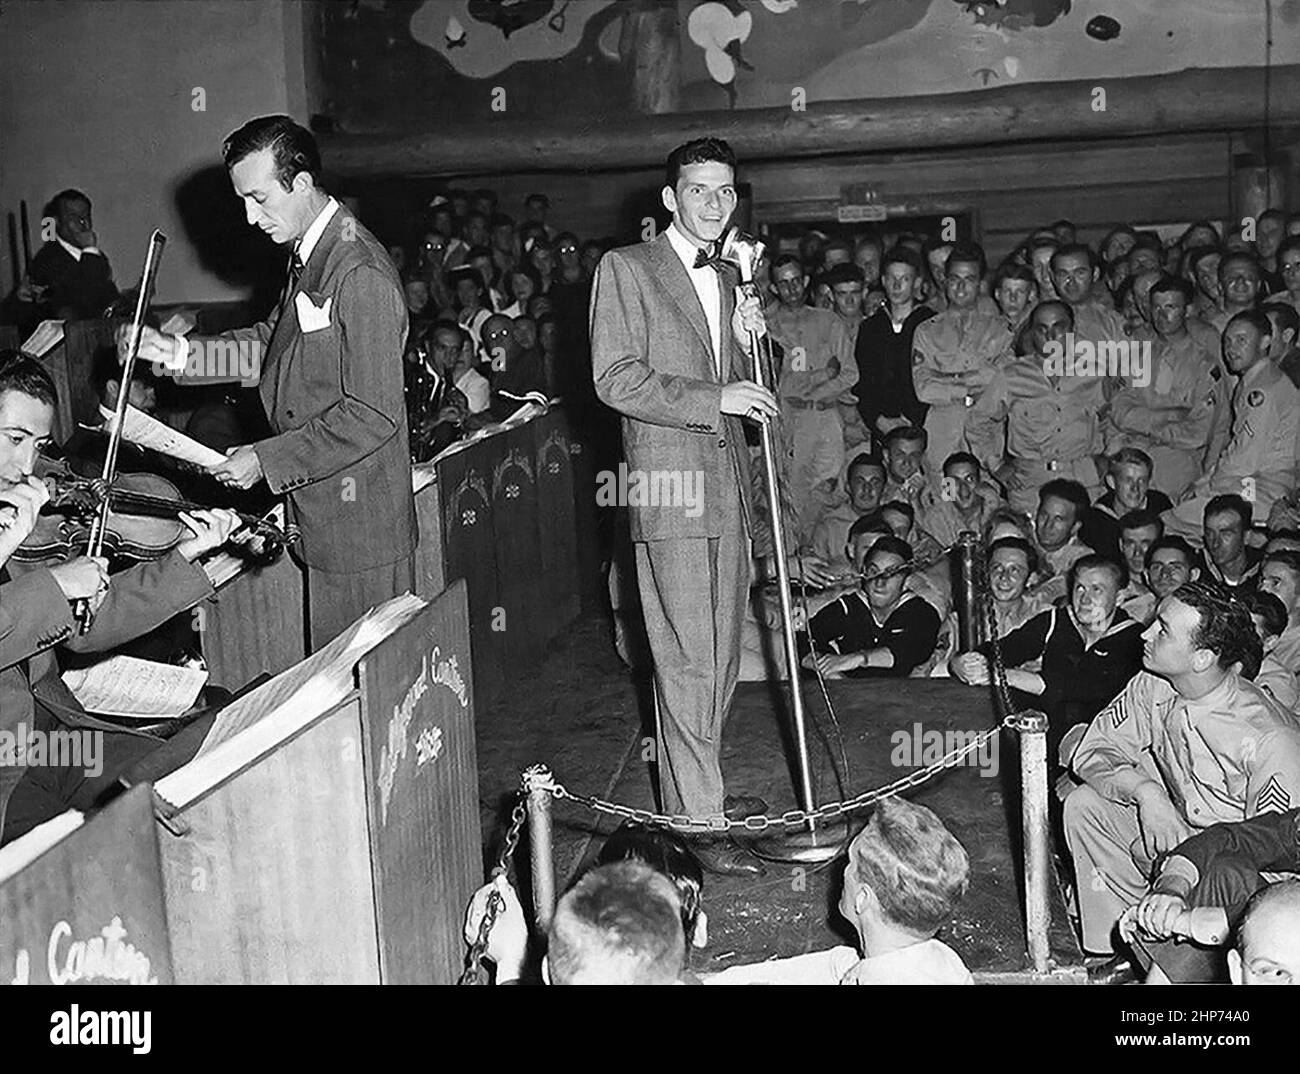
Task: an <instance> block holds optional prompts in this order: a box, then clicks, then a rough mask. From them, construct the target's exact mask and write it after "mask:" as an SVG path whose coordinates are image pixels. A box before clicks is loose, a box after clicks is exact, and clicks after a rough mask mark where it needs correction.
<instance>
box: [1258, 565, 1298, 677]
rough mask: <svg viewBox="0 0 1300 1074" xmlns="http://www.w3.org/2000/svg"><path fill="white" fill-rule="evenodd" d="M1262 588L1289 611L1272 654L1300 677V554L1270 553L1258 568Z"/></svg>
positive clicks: (1259, 582) (1259, 583)
mask: <svg viewBox="0 0 1300 1074" xmlns="http://www.w3.org/2000/svg"><path fill="white" fill-rule="evenodd" d="M1258 585H1259V588H1260V589H1261V590H1263V591H1264V592H1265V593H1272V594H1273V596H1275V597H1277V599H1278V600H1280V601H1281V602H1282V608H1283V610H1284V611H1285V612H1286V628H1285V629H1284V630H1283V631H1282V633H1281V635H1280V636H1279V637H1278V639H1277V643H1276V644H1275V645H1274V647H1273V655H1274V656H1276V657H1277V659H1278V660H1279V661H1280V662H1281V663H1282V665H1283V666H1284V667H1286V668H1287V669H1288V670H1290V671H1292V672H1294V673H1296V674H1300V552H1270V553H1268V554H1266V555H1265V557H1264V561H1263V563H1262V564H1261V565H1260V568H1259V581H1258Z"/></svg>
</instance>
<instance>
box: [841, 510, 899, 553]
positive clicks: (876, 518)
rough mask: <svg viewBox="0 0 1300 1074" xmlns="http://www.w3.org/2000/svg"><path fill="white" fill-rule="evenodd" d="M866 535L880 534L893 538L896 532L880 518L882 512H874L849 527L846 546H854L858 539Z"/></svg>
mask: <svg viewBox="0 0 1300 1074" xmlns="http://www.w3.org/2000/svg"><path fill="white" fill-rule="evenodd" d="M864 533H878V534H880V535H881V537H893V536H894V531H893V530H891V529H890V528H889V523H888V522H886V521H885V520H884V519H883V518H881V517H880V512H878V511H872V512H871V513H870V514H869V515H863V516H862V517H860V518H856V519H854V520H853V525H852V526H850V527H849V533H848V536H847V537H845V538H844V541H845V543H846V544H849V545H852V544H853V541H854V539H855V538H857V537H861V536H862V535H863V534H864Z"/></svg>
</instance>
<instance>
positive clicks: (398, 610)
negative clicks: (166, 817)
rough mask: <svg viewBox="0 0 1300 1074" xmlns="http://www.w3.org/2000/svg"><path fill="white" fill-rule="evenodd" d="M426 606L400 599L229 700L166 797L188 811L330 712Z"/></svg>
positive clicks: (165, 784)
mask: <svg viewBox="0 0 1300 1074" xmlns="http://www.w3.org/2000/svg"><path fill="white" fill-rule="evenodd" d="M426 604H427V602H426V601H424V600H421V599H420V598H419V597H416V596H413V595H412V594H410V593H406V594H404V595H402V596H400V597H394V598H393V599H392V600H390V601H387V602H386V603H384V604H381V605H380V606H379V607H378V608H375V609H373V610H372V611H370V612H369V613H368V614H367V615H365V616H364V617H362V618H361V619H359V620H358V621H357V622H356V623H354V624H353V625H352V626H351V627H349V628H348V629H347V630H346V631H344V632H343V633H342V634H340V635H339V636H338V637H337V638H335V639H334V640H333V641H332V642H330V644H329V645H327V646H325V648H323V649H322V650H320V652H318V653H316V654H314V655H312V656H309V657H308V658H307V659H306V660H304V661H302V662H301V663H300V664H297V665H295V666H294V667H292V668H289V670H287V671H285V672H283V673H282V674H280V675H277V676H276V677H275V678H274V679H272V680H271V681H270V682H268V683H265V684H264V685H262V686H260V687H258V688H257V689H256V690H254V691H253V692H252V693H250V694H247V695H245V696H244V697H241V698H239V699H238V700H237V701H234V702H232V703H231V704H229V705H227V706H226V708H224V709H223V710H222V711H221V712H220V713H219V714H218V715H217V718H216V720H215V722H214V723H213V725H212V729H211V730H210V731H209V732H208V735H207V738H205V739H204V740H203V745H202V746H200V747H199V751H198V753H197V754H195V756H194V759H193V760H192V761H190V763H189V764H186V765H183V766H182V767H181V768H178V769H177V770H176V771H175V772H173V773H171V775H169V776H166V777H164V778H163V779H161V780H159V781H158V784H157V787H156V789H157V791H158V794H159V795H161V796H162V797H163V798H164V799H165V800H166V801H168V802H170V803H171V804H172V805H174V806H176V807H177V808H183V807H184V806H186V805H187V804H189V803H190V802H192V801H193V800H194V799H195V798H197V797H198V796H199V795H200V794H202V793H203V792H204V791H206V790H208V789H209V788H211V787H214V786H216V785H217V784H219V783H220V782H221V781H222V780H223V779H226V778H227V777H229V776H230V775H232V774H233V773H235V772H237V771H238V770H239V769H240V768H241V767H242V766H243V765H246V764H248V763H250V762H251V761H253V760H256V759H257V758H258V757H260V756H262V755H263V754H265V753H267V752H269V751H270V750H272V749H274V748H275V746H276V745H277V744H278V743H280V742H283V741H284V740H285V739H287V738H289V737H290V736H291V735H293V734H294V733H295V732H297V731H299V730H301V729H302V728H303V727H306V726H307V725H308V724H309V723H311V722H312V720H314V719H316V718H317V717H319V716H321V715H323V714H324V713H326V712H328V711H329V710H330V709H331V708H333V707H334V706H335V705H337V704H338V703H339V702H340V701H342V700H343V699H344V698H345V697H347V695H348V694H349V693H350V692H351V690H352V687H353V677H354V670H355V668H356V665H357V661H358V660H360V659H361V658H362V657H363V656H365V654H366V653H368V652H369V651H370V650H371V649H373V648H374V647H375V646H376V645H378V644H379V643H380V642H381V641H383V640H384V638H386V637H388V636H389V635H390V634H392V633H393V632H394V631H396V630H397V629H399V628H400V627H401V626H402V625H403V624H405V623H407V622H409V621H410V620H411V619H412V618H414V617H415V615H416V614H417V613H418V612H419V611H420V610H421V609H422V608H424V607H425V606H426Z"/></svg>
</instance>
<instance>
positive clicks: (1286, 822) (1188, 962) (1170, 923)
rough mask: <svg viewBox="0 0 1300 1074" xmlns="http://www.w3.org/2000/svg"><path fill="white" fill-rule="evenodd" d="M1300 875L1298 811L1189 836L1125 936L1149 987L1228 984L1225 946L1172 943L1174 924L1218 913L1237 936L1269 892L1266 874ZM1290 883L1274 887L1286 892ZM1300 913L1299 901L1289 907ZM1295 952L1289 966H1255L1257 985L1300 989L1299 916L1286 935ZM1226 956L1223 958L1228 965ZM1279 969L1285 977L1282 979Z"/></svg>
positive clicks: (1168, 860)
mask: <svg viewBox="0 0 1300 1074" xmlns="http://www.w3.org/2000/svg"><path fill="white" fill-rule="evenodd" d="M1295 872H1300V809H1289V810H1286V811H1285V812H1270V813H1261V814H1260V815H1259V816H1257V817H1255V818H1253V819H1252V820H1243V821H1240V822H1238V823H1236V824H1215V825H1213V826H1212V827H1210V828H1206V829H1205V831H1203V832H1198V833H1197V834H1196V835H1193V836H1191V837H1190V838H1189V839H1186V840H1185V841H1183V842H1182V843H1179V844H1178V846H1177V847H1175V848H1174V850H1173V851H1172V852H1171V853H1170V854H1169V855H1168V857H1166V858H1165V859H1164V860H1163V861H1162V862H1161V865H1160V874H1159V876H1157V877H1156V879H1155V882H1154V883H1153V884H1152V885H1151V890H1150V891H1149V892H1147V893H1146V894H1145V895H1143V896H1142V899H1141V901H1140V902H1138V904H1137V907H1136V909H1135V911H1134V913H1133V915H1132V921H1131V923H1129V925H1128V928H1127V929H1126V931H1127V932H1128V936H1126V937H1125V938H1126V939H1127V940H1128V941H1129V943H1130V945H1131V947H1132V949H1133V953H1134V954H1135V955H1136V956H1137V959H1138V961H1139V962H1140V963H1141V964H1142V966H1143V968H1144V969H1145V970H1148V971H1149V972H1148V975H1147V979H1146V983H1147V984H1170V983H1173V984H1192V983H1210V982H1222V981H1225V980H1227V978H1228V973H1227V972H1226V971H1227V970H1228V968H1229V967H1228V966H1227V965H1226V963H1227V962H1228V961H1231V960H1232V952H1230V951H1229V950H1228V949H1227V948H1222V947H1202V946H1200V945H1199V944H1192V943H1175V942H1174V941H1173V936H1174V932H1173V930H1174V928H1175V927H1176V925H1177V924H1178V920H1179V918H1180V917H1181V916H1182V915H1183V914H1185V913H1186V912H1187V911H1188V910H1191V909H1192V908H1193V907H1219V908H1221V909H1223V910H1224V912H1225V914H1226V915H1227V919H1228V924H1229V926H1230V927H1231V928H1233V929H1234V930H1235V931H1236V933H1237V935H1238V937H1240V936H1241V935H1242V933H1243V931H1244V926H1243V924H1242V921H1243V917H1244V916H1245V913H1246V908H1247V906H1248V905H1250V903H1251V902H1252V901H1253V899H1254V897H1256V896H1257V895H1258V894H1259V893H1261V892H1263V891H1264V890H1265V889H1267V888H1269V887H1270V886H1271V885H1270V883H1269V880H1268V878H1267V876H1266V875H1265V874H1275V873H1295ZM1287 884H1289V885H1291V886H1292V887H1293V888H1294V889H1295V890H1296V891H1297V892H1300V885H1297V884H1296V882H1295V881H1294V880H1284V881H1281V883H1280V884H1277V885H1272V886H1276V887H1278V888H1279V889H1280V890H1285V888H1284V887H1283V886H1282V885H1287ZM1294 909H1295V910H1296V911H1300V902H1298V903H1297V904H1296V906H1295V907H1294ZM1286 935H1287V936H1288V938H1289V941H1290V943H1291V946H1292V948H1293V953H1292V957H1291V958H1290V959H1289V963H1290V964H1289V966H1284V965H1281V962H1282V961H1286V960H1278V959H1277V958H1276V956H1274V957H1273V958H1271V959H1270V962H1272V963H1273V965H1271V966H1269V967H1267V968H1265V967H1262V966H1261V967H1257V971H1263V972H1262V973H1261V974H1260V975H1261V976H1264V977H1265V978H1266V980H1265V981H1264V982H1260V983H1274V984H1282V983H1287V984H1300V950H1294V948H1295V940H1296V938H1297V937H1300V913H1297V914H1296V915H1295V918H1294V920H1293V921H1292V923H1291V927H1290V930H1289V931H1288V932H1287V933H1286ZM1225 956H1226V958H1225ZM1241 969H1242V961H1241V957H1240V955H1239V956H1238V958H1237V960H1236V972H1235V973H1234V974H1233V976H1232V979H1233V982H1234V983H1235V984H1241V983H1242V980H1241V976H1242V974H1241ZM1279 970H1283V971H1285V972H1279Z"/></svg>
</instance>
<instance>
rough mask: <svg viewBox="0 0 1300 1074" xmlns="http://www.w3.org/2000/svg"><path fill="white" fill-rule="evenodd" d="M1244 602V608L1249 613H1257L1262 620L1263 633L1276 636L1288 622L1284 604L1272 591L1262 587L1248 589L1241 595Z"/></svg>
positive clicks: (1272, 636) (1271, 636)
mask: <svg viewBox="0 0 1300 1074" xmlns="http://www.w3.org/2000/svg"><path fill="white" fill-rule="evenodd" d="M1241 599H1242V600H1244V601H1245V602H1246V609H1247V610H1248V611H1249V612H1250V614H1251V615H1258V616H1259V617H1260V618H1261V619H1262V620H1263V621H1264V634H1265V635H1266V636H1267V637H1270V638H1276V637H1277V636H1278V635H1279V634H1281V633H1282V631H1284V630H1285V629H1286V625H1287V622H1288V618H1287V613H1286V605H1285V604H1283V603H1282V601H1281V599H1280V598H1279V597H1278V596H1277V595H1276V594H1273V593H1265V592H1264V591H1263V590H1262V589H1248V590H1247V591H1246V592H1245V593H1243V594H1242V595H1241Z"/></svg>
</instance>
